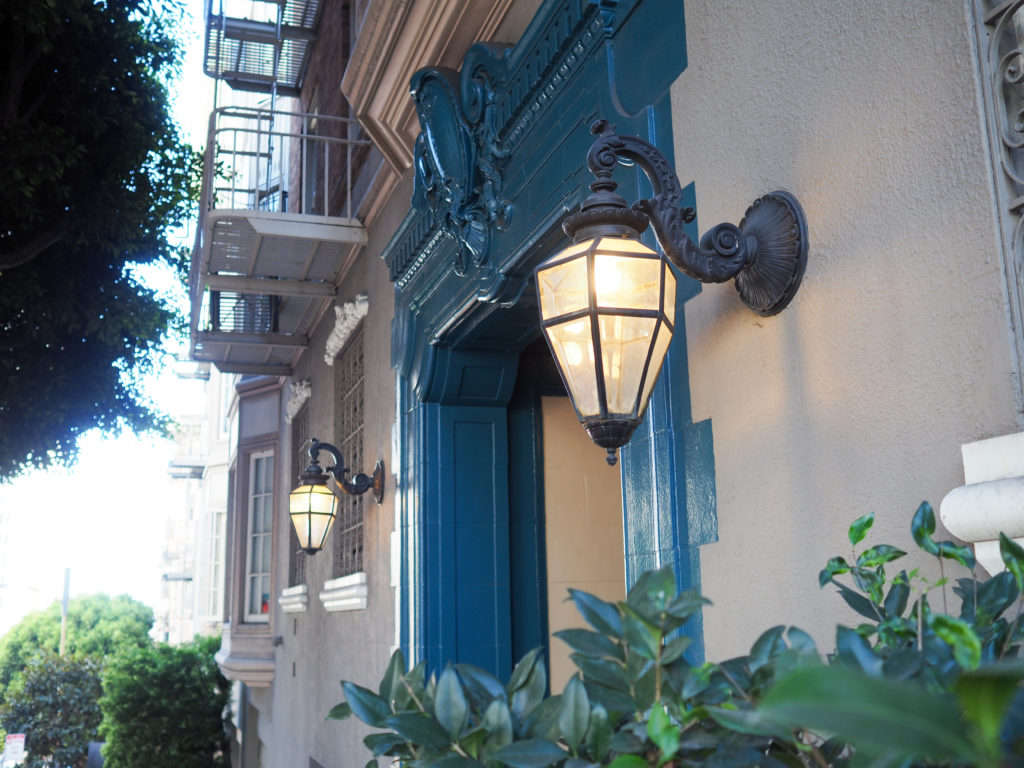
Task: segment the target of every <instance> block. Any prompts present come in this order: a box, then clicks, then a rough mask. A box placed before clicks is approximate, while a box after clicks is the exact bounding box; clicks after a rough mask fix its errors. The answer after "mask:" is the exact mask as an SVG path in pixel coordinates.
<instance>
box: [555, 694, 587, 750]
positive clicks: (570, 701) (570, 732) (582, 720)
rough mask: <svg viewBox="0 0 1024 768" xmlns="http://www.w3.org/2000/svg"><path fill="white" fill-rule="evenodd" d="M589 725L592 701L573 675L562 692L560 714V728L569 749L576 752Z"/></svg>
mask: <svg viewBox="0 0 1024 768" xmlns="http://www.w3.org/2000/svg"><path fill="white" fill-rule="evenodd" d="M589 723H590V700H589V699H588V698H587V691H586V689H585V688H584V687H583V683H582V682H581V681H580V679H579V677H578V676H577V675H573V676H572V677H571V678H570V679H569V682H568V683H566V685H565V690H563V691H562V702H561V707H560V709H559V712H558V728H559V730H560V731H561V732H562V738H564V739H565V743H566V744H568V745H569V749H571V750H573V751H574V752H575V751H576V747H577V746H579V744H580V742H581V741H583V737H584V736H586V733H587V725H588V724H589Z"/></svg>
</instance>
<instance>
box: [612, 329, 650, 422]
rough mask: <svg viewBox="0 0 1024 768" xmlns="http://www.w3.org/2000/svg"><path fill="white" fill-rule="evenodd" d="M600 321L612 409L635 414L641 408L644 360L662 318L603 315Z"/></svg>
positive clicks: (613, 411)
mask: <svg viewBox="0 0 1024 768" xmlns="http://www.w3.org/2000/svg"><path fill="white" fill-rule="evenodd" d="M598 322H599V325H600V332H601V361H602V364H603V365H604V387H605V397H606V398H607V401H608V413H609V415H612V414H626V415H632V414H634V413H635V412H636V411H638V410H639V409H638V405H637V398H638V397H639V395H640V384H641V379H642V377H643V373H644V363H645V362H646V361H647V352H648V350H649V349H650V346H651V343H652V342H653V341H654V332H655V330H656V328H657V325H658V319H657V318H655V317H623V316H621V315H602V316H601V317H600V318H599V319H598Z"/></svg>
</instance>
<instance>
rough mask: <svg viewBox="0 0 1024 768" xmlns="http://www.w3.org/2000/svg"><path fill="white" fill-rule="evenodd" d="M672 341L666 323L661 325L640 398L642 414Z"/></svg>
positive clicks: (656, 334)
mask: <svg viewBox="0 0 1024 768" xmlns="http://www.w3.org/2000/svg"><path fill="white" fill-rule="evenodd" d="M666 298H667V297H666ZM671 341H672V331H670V330H669V329H668V326H667V325H665V324H664V323H659V324H658V329H657V331H655V336H654V350H653V352H652V353H651V364H650V367H649V368H648V369H647V379H646V380H645V381H644V391H643V394H642V395H641V397H640V413H643V412H644V411H645V410H646V409H647V400H648V398H650V396H651V390H653V389H654V384H655V382H657V381H658V373H659V372H660V371H661V365H662V363H664V362H665V353H666V352H667V351H668V345H669V343H670V342H671Z"/></svg>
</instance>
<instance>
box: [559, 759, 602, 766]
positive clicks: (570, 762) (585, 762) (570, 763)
mask: <svg viewBox="0 0 1024 768" xmlns="http://www.w3.org/2000/svg"><path fill="white" fill-rule="evenodd" d="M600 766H601V764H600V763H592V762H591V761H590V760H584V759H583V758H582V757H570V758H569V759H568V760H566V761H565V763H564V765H563V766H562V768H600Z"/></svg>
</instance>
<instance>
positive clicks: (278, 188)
mask: <svg viewBox="0 0 1024 768" xmlns="http://www.w3.org/2000/svg"><path fill="white" fill-rule="evenodd" d="M356 136H358V127H357V125H356V123H355V121H354V120H350V119H347V118H339V117H327V116H324V115H311V114H302V113H297V112H285V111H280V110H274V111H272V110H266V109H259V108H251V107H224V108H221V109H218V110H216V111H215V112H214V113H213V114H212V115H211V117H210V133H209V137H208V140H207V147H206V156H205V159H204V165H203V191H202V198H201V200H200V212H199V227H198V229H197V233H196V244H195V248H194V250H193V254H192V268H191V275H190V286H189V289H190V299H191V304H192V321H191V339H192V357H193V359H195V360H208V361H210V362H212V363H214V364H215V365H216V366H217V367H218V368H219V369H220V370H221V371H223V372H225V373H241V374H271V375H288V374H289V373H290V372H291V366H292V365H293V364H294V363H295V361H296V360H297V359H298V356H299V354H301V352H302V349H303V348H304V347H305V346H306V343H307V335H308V333H309V331H310V329H311V328H312V326H313V324H314V323H315V322H316V320H317V318H318V317H319V316H320V314H321V313H322V312H323V310H324V309H325V308H326V306H327V304H329V303H330V302H331V301H332V300H333V298H334V295H335V290H336V284H337V281H338V279H339V277H340V275H341V272H342V270H343V269H344V267H345V265H346V264H347V263H349V262H350V259H351V257H352V256H353V255H354V253H355V250H356V249H357V248H358V247H359V246H360V245H363V244H365V242H366V230H365V228H364V227H363V225H362V223H361V222H360V221H359V220H358V219H356V218H355V214H354V211H355V208H356V201H354V200H353V199H352V180H353V178H354V177H355V175H356V170H357V169H358V166H359V164H360V163H361V162H362V160H363V158H364V157H365V155H366V153H367V151H368V148H369V141H367V140H365V139H359V138H353V137H356Z"/></svg>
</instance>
